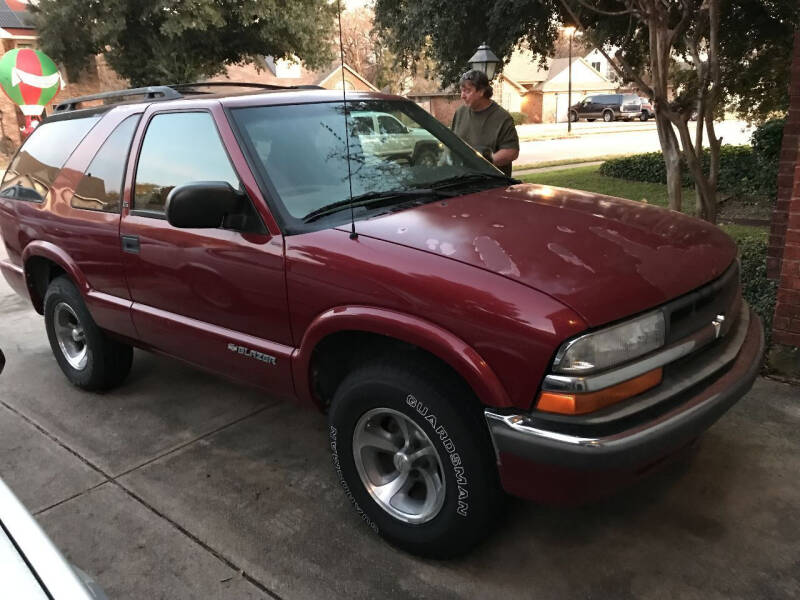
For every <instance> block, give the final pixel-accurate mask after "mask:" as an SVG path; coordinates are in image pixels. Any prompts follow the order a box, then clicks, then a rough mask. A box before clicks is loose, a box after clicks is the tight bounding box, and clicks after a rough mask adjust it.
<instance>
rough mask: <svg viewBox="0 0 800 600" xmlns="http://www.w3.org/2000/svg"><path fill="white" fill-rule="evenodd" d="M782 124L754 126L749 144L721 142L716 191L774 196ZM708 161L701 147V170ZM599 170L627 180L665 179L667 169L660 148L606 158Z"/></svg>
mask: <svg viewBox="0 0 800 600" xmlns="http://www.w3.org/2000/svg"><path fill="white" fill-rule="evenodd" d="M784 124H785V120H784V119H773V120H771V121H767V122H766V123H764V124H763V125H761V126H760V127H758V128H757V129H756V130H755V131H754V132H753V135H752V136H751V142H752V144H753V145H752V146H722V148H721V150H720V173H719V183H718V186H717V188H718V189H719V191H721V192H723V193H728V194H735V195H738V196H742V195H746V196H763V197H767V198H775V196H776V195H777V184H778V158H779V156H780V148H781V140H782V138H783V126H784ZM681 163H682V164H681V186H682V187H690V186H692V185H694V179H693V178H692V176H691V174H690V173H689V170H688V169H687V167H686V162H685V161H681ZM710 164H711V153H710V151H709V150H708V149H705V150H704V152H703V170H704V171H705V172H706V173H708V171H709V166H710ZM600 174H601V175H606V176H608V177H618V178H620V179H628V180H631V181H647V182H650V183H663V184H666V183H667V170H666V166H665V165H664V159H663V158H662V154H661V152H647V153H645V154H636V155H634V156H628V157H626V158H615V159H612V160H607V161H605V162H604V163H603V164H602V165H600Z"/></svg>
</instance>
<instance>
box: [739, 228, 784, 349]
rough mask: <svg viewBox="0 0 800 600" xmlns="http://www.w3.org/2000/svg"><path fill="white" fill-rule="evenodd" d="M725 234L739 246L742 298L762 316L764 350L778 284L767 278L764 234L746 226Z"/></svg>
mask: <svg viewBox="0 0 800 600" xmlns="http://www.w3.org/2000/svg"><path fill="white" fill-rule="evenodd" d="M727 232H728V234H729V235H730V236H731V237H733V239H734V240H735V241H736V244H737V245H738V246H739V257H740V260H741V263H742V272H741V277H742V296H744V299H745V300H746V301H747V303H748V304H749V305H750V307H751V308H752V309H753V310H754V311H755V312H756V314H757V315H758V316H759V317H761V321H762V322H763V323H764V330H765V333H766V343H767V347H769V344H770V338H771V335H772V314H773V313H774V312H775V297H776V295H777V290H778V284H777V282H775V281H770V280H769V279H767V235H766V232H764V231H762V230H757V229H756V230H754V229H753V228H745V227H739V228H728V229H727Z"/></svg>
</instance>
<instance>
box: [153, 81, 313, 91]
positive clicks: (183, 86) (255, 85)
mask: <svg viewBox="0 0 800 600" xmlns="http://www.w3.org/2000/svg"><path fill="white" fill-rule="evenodd" d="M168 87H171V88H173V89H175V90H190V89H192V88H198V87H242V88H256V89H263V90H322V89H325V88H323V87H321V86H319V85H275V84H274V83H258V82H242V81H195V82H193V83H178V84H175V85H170V86H168ZM198 93H199V92H198Z"/></svg>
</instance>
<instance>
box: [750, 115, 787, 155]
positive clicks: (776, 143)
mask: <svg viewBox="0 0 800 600" xmlns="http://www.w3.org/2000/svg"><path fill="white" fill-rule="evenodd" d="M785 125H786V119H771V120H769V121H767V122H766V123H764V124H762V125H759V126H758V127H756V129H755V131H753V135H751V136H750V143H751V144H752V145H753V151H754V152H755V153H756V155H757V156H758V159H759V160H761V161H763V162H764V163H773V162H774V163H775V164H778V159H779V157H780V154H781V142H782V141H783V128H784V126H785Z"/></svg>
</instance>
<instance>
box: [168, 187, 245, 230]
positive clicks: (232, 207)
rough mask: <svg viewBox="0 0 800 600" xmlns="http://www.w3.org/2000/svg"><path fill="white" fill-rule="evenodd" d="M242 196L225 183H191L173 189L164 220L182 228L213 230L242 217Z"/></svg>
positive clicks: (243, 199) (243, 198) (243, 201)
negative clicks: (232, 217) (231, 218)
mask: <svg viewBox="0 0 800 600" xmlns="http://www.w3.org/2000/svg"><path fill="white" fill-rule="evenodd" d="M244 203H245V196H244V195H243V194H242V193H241V192H238V191H237V190H235V189H233V188H232V187H231V185H230V184H229V183H227V182H225V181H193V182H191V183H186V184H184V185H179V186H177V187H175V188H172V190H171V191H170V193H169V195H168V196H167V205H166V214H167V221H168V222H169V224H170V225H172V226H173V227H180V228H182V229H216V228H218V227H222V226H223V225H224V224H225V221H226V218H227V217H228V216H238V215H241V213H242V211H243V209H244V206H245V204H244Z"/></svg>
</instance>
